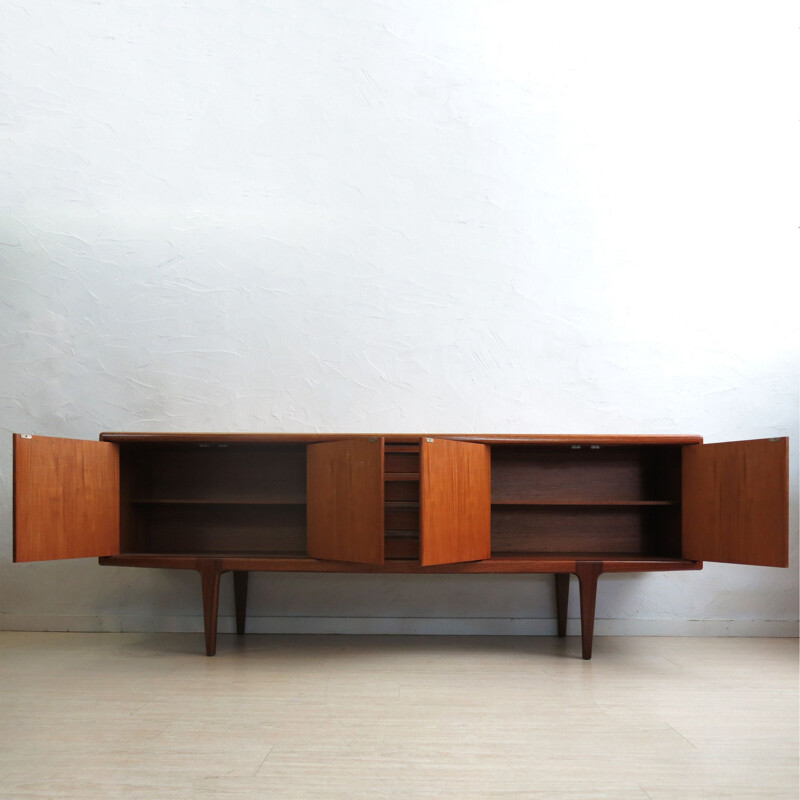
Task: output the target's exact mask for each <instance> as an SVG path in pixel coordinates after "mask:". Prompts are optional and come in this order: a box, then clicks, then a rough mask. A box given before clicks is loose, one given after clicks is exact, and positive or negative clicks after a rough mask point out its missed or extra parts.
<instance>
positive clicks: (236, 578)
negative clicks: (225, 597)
mask: <svg viewBox="0 0 800 800" xmlns="http://www.w3.org/2000/svg"><path fill="white" fill-rule="evenodd" d="M249 575H250V573H249V572H240V571H238V570H237V571H236V572H234V573H233V597H234V600H235V602H236V633H238V634H239V636H241V635H242V634H243V633H244V623H245V619H246V618H247V578H248V576H249Z"/></svg>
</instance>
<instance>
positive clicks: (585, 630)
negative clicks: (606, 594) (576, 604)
mask: <svg viewBox="0 0 800 800" xmlns="http://www.w3.org/2000/svg"><path fill="white" fill-rule="evenodd" d="M602 571H603V565H602V564H601V563H600V562H599V561H584V562H579V563H578V565H577V568H576V570H575V574H576V575H577V576H578V582H579V584H580V589H581V646H582V649H583V657H584V658H585V659H587V660H588V659H590V658H591V657H592V637H593V635H594V607H595V601H596V600H597V579H598V578H599V577H600V573H601V572H602Z"/></svg>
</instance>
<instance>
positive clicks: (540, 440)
mask: <svg viewBox="0 0 800 800" xmlns="http://www.w3.org/2000/svg"><path fill="white" fill-rule="evenodd" d="M425 435H426V436H429V437H432V438H434V439H451V440H453V441H460V442H478V443H481V444H502V445H506V444H509V445H514V444H543V445H558V444H569V445H571V444H580V445H586V446H590V445H593V444H597V445H607V446H609V447H617V446H622V445H643V444H660V445H664V444H674V445H683V444H698V443H700V442H702V441H703V438H702V437H701V436H694V435H692V436H659V435H656V436H650V435H647V434H633V435H622V436H620V435H617V434H583V433H567V434H560V433H542V434H527V433H519V434H515V433H512V434H505V433H427V434H425ZM419 437H420V434H419V433H386V434H383V433H132V432H118V431H114V432H111V431H109V432H105V433H101V434H100V439H101V440H102V441H104V442H142V443H145V442H147V443H157V442H194V443H208V444H228V443H234V442H236V443H242V444H256V443H276V444H278V443H287V442H288V443H302V444H312V443H314V442H335V441H342V440H350V439H364V440H367V441H368V440H370V439H375V438H382V439H384V440H385V442H386V444H387V445H388V444H406V445H416V444H418V443H419Z"/></svg>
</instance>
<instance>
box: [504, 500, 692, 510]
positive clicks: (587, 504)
mask: <svg viewBox="0 0 800 800" xmlns="http://www.w3.org/2000/svg"><path fill="white" fill-rule="evenodd" d="M492 505H493V506H583V507H587V508H591V507H592V506H611V507H614V506H619V507H620V508H626V507H628V506H632V507H636V506H674V505H677V503H675V502H674V501H672V500H492Z"/></svg>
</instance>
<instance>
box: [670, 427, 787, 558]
mask: <svg viewBox="0 0 800 800" xmlns="http://www.w3.org/2000/svg"><path fill="white" fill-rule="evenodd" d="M683 555H684V556H685V557H686V558H691V559H697V560H703V561H722V562H726V563H729V564H753V565H760V566H767V567H787V566H788V565H789V440H788V439H787V438H781V439H756V440H752V441H747V442H722V443H719V444H704V445H695V446H692V447H686V448H684V453H683Z"/></svg>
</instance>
